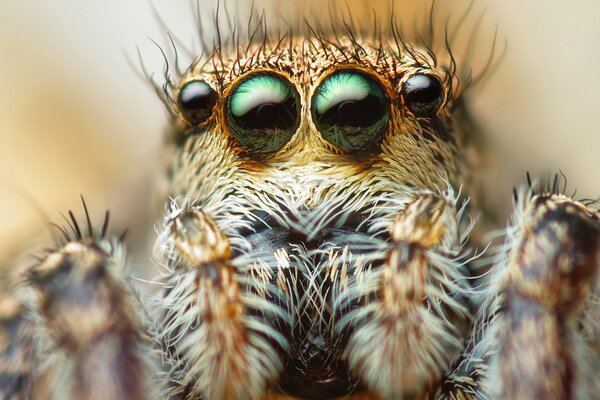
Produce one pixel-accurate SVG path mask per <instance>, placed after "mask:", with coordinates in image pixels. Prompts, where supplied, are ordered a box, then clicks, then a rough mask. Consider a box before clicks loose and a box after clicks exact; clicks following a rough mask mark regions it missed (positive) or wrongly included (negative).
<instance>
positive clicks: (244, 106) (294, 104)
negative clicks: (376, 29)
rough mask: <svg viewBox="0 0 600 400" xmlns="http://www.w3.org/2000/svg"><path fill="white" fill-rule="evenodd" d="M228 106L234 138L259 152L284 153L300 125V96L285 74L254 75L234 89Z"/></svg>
mask: <svg viewBox="0 0 600 400" xmlns="http://www.w3.org/2000/svg"><path fill="white" fill-rule="evenodd" d="M226 104H227V112H226V115H227V122H228V124H229V128H230V130H231V133H232V135H233V137H234V138H235V140H236V141H237V142H238V143H239V144H240V145H241V146H243V147H245V148H247V149H248V150H250V151H252V152H255V153H272V152H275V151H278V150H280V149H281V148H282V147H283V146H284V145H285V144H286V143H287V142H289V141H290V139H291V138H292V136H293V135H294V133H295V132H296V130H297V129H298V126H299V125H300V107H299V104H300V102H299V101H298V94H297V92H296V90H295V88H294V87H293V85H292V83H291V82H290V81H288V80H287V79H286V78H284V77H283V76H281V75H277V74H270V73H258V74H254V75H251V76H250V77H248V78H246V79H244V80H242V81H241V82H240V83H239V84H237V86H235V87H234V88H233V89H232V90H231V94H230V95H229V97H228V100H227V103H226Z"/></svg>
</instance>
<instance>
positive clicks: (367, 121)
mask: <svg viewBox="0 0 600 400" xmlns="http://www.w3.org/2000/svg"><path fill="white" fill-rule="evenodd" d="M312 115H313V121H314V123H315V125H316V127H317V129H318V130H319V132H321V135H322V136H323V138H324V139H325V140H327V141H328V142H329V143H332V144H334V145H335V146H337V147H339V148H341V149H342V150H344V151H348V152H364V151H372V150H375V149H377V148H378V147H379V146H380V145H381V141H382V140H383V136H384V134H385V128H386V126H387V123H388V120H389V117H390V99H389V97H388V96H387V95H386V94H385V92H384V90H383V88H382V86H381V84H380V83H379V82H377V81H376V80H375V79H374V78H372V77H371V76H369V75H368V74H367V73H365V72H362V71H358V70H340V71H337V72H334V73H333V74H331V75H329V76H328V77H326V78H325V79H324V80H323V82H322V83H321V85H320V86H319V87H318V88H317V90H316V92H315V94H314V96H313V102H312Z"/></svg>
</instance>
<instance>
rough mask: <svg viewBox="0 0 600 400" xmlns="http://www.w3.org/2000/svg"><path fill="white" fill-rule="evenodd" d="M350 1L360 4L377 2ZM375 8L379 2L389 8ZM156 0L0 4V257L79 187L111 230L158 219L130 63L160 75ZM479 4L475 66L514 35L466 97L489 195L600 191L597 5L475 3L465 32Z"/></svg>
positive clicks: (145, 98)
mask: <svg viewBox="0 0 600 400" xmlns="http://www.w3.org/2000/svg"><path fill="white" fill-rule="evenodd" d="M153 3H154V8H155V9H156V10H157V12H158V14H160V15H161V18H162V19H163V20H164V21H165V23H166V25H167V26H169V27H170V28H171V29H170V31H172V32H174V33H175V34H176V35H177V36H178V37H179V38H180V39H181V41H182V42H184V43H187V42H188V41H189V42H190V43H191V42H192V41H194V40H196V39H195V37H196V36H197V34H196V26H195V23H194V18H193V15H192V14H193V13H192V9H193V7H195V6H192V4H194V2H191V1H188V0H181V1H179V0H178V1H168V2H167V1H160V0H159V1H154V2H153ZM239 3H240V4H238V5H235V6H231V7H229V11H230V12H232V13H238V14H242V15H243V14H244V13H246V12H247V8H246V6H245V5H246V3H250V2H242V1H239ZM275 3H276V1H272V2H269V1H262V2H256V5H257V7H258V8H261V7H263V6H264V7H265V8H266V10H267V14H271V15H280V16H283V18H286V19H288V20H292V21H293V20H294V19H297V18H298V15H299V14H298V13H297V12H296V11H295V10H294V9H293V8H292V7H291V6H290V7H288V8H285V9H282V8H281V7H282V6H278V7H280V8H274V7H275V6H274V4H275ZM290 3H291V2H290ZM299 3H301V5H299V6H298V7H299V8H300V10H301V11H303V10H306V9H311V8H312V9H313V12H315V11H314V10H315V9H316V10H319V7H321V8H322V7H323V6H322V3H323V1H322V0H321V1H320V2H319V1H306V0H304V1H302V2H299ZM319 3H320V4H321V5H319ZM340 3H341V2H340ZM348 3H349V8H350V9H351V10H360V11H357V12H361V13H362V12H364V10H367V11H368V9H369V7H372V4H371V5H369V6H368V7H365V6H364V1H349V2H348ZM371 3H372V2H371ZM381 3H382V4H384V3H385V6H384V7H382V10H383V9H386V8H387V6H388V5H389V4H388V2H387V1H383V2H381ZM422 3H424V2H419V1H414V0H413V1H412V3H411V4H409V2H408V1H397V2H396V4H395V10H396V14H398V15H399V16H400V17H401V18H404V19H407V20H408V21H412V20H413V19H414V14H415V13H417V14H418V15H417V17H416V18H417V19H419V18H422V17H424V15H425V13H426V10H427V6H422ZM468 3H469V1H457V0H452V1H449V0H446V1H444V0H440V1H439V2H438V6H439V19H438V23H439V24H441V25H442V26H443V24H444V23H445V15H448V12H449V13H450V15H451V16H452V17H454V18H455V19H456V18H457V17H458V16H460V14H461V13H462V12H463V11H464V10H465V9H466V7H467V6H468ZM151 4H152V2H150V1H148V0H130V1H127V2H123V1H117V0H106V1H102V2H81V1H78V0H62V1H60V2H43V1H39V0H37V1H32V0H25V1H22V0H20V1H18V0H3V1H2V2H0V54H2V61H1V62H0V87H2V90H1V93H2V95H0V152H1V153H0V154H1V157H0V188H1V190H0V221H1V223H0V260H2V259H3V258H6V257H7V256H8V254H9V252H10V251H11V249H14V248H15V246H17V247H19V244H20V243H25V242H26V239H27V238H28V237H29V235H30V234H31V232H34V231H36V229H35V228H36V227H42V226H44V224H46V221H45V220H44V218H45V217H43V214H45V215H46V216H47V217H48V218H50V219H51V220H53V221H56V222H60V214H59V213H60V212H64V211H65V210H67V209H69V208H72V209H75V210H78V211H79V210H80V206H79V195H80V194H83V195H84V196H85V198H86V200H87V203H88V206H89V208H90V210H91V211H92V214H93V215H95V216H96V217H97V218H96V219H100V218H101V216H102V213H103V212H104V210H105V209H106V208H110V209H111V210H112V213H113V220H116V221H121V222H120V223H119V222H117V226H123V225H130V231H131V233H132V235H133V236H136V237H141V236H142V234H143V233H144V232H145V231H148V230H152V229H153V223H155V222H156V221H153V220H147V219H144V216H148V215H150V210H151V209H152V208H153V207H154V206H155V202H154V201H149V199H152V193H153V188H155V187H156V185H155V184H154V183H153V182H154V180H153V179H152V177H153V176H154V175H155V174H156V173H159V172H160V168H161V165H162V159H161V158H160V155H159V148H160V144H161V137H162V135H163V134H164V131H165V127H166V123H167V118H166V112H165V111H164V107H163V106H162V104H161V103H160V101H159V100H158V98H157V96H155V94H154V93H153V91H152V89H151V87H150V86H149V85H148V83H147V82H144V81H143V80H142V79H140V78H139V77H137V76H136V74H135V72H134V69H133V68H132V67H131V66H130V65H129V63H128V61H127V60H128V58H129V59H130V60H131V61H133V64H136V65H137V64H138V61H137V48H138V47H139V50H140V53H141V55H142V58H143V59H144V63H145V64H146V65H147V68H148V70H149V71H154V72H155V73H156V75H157V76H159V75H160V74H161V72H162V71H161V68H162V61H161V55H160V52H159V51H158V49H157V48H156V47H155V46H154V44H153V43H152V42H151V41H150V40H149V39H148V38H152V39H155V40H157V41H158V42H160V43H165V42H164V39H165V35H164V33H165V28H164V27H161V26H160V24H159V23H158V22H157V19H156V18H155V17H154V15H153V11H152V5H151ZM241 4H244V7H242V6H241ZM415 4H418V5H415ZM214 8H215V2H214V1H211V2H209V1H204V0H200V4H199V10H200V13H201V15H202V16H203V17H207V16H208V19H210V15H211V14H212V13H213V12H214ZM483 10H485V15H484V17H483V19H482V21H483V23H482V28H481V29H482V33H481V35H480V37H479V41H478V43H477V46H476V47H477V49H478V54H480V55H481V57H480V59H479V62H481V60H482V59H485V56H486V55H487V51H488V50H489V47H490V44H491V40H490V39H491V36H492V34H493V32H494V29H495V26H496V25H497V26H498V51H501V50H502V47H503V45H504V42H505V41H506V43H507V44H508V51H507V53H506V56H505V59H504V61H503V63H502V64H501V66H500V68H499V69H498V70H497V71H496V73H495V74H494V75H493V76H492V78H491V79H490V80H489V82H487V84H486V85H485V87H479V88H478V89H477V90H476V91H475V92H474V93H473V95H474V97H473V98H472V99H471V102H472V104H473V109H474V115H475V117H476V118H477V119H478V121H479V123H480V125H481V126H482V127H483V128H484V133H485V135H486V141H487V144H488V146H489V147H490V148H491V149H492V150H493V151H494V152H495V154H497V156H496V158H495V159H496V160H498V161H495V162H494V164H492V166H491V168H492V172H493V173H492V174H490V175H489V176H490V178H489V180H488V185H487V186H489V187H490V188H492V190H494V195H493V196H490V198H491V199H492V200H491V201H492V204H493V205H494V206H495V207H498V208H499V209H500V210H501V212H500V213H501V214H502V215H506V212H507V210H508V206H509V205H510V197H511V188H512V186H513V185H515V184H519V183H521V182H522V181H523V178H524V172H525V171H526V170H529V171H532V172H534V174H535V173H541V172H545V171H557V170H558V169H560V170H562V171H563V172H564V173H565V174H566V175H567V177H568V178H569V187H570V188H577V189H578V197H579V196H583V197H596V196H598V195H600V184H599V183H598V180H597V179H596V172H597V171H598V170H599V167H600V161H599V158H598V155H597V151H598V149H599V148H600V123H598V102H597V100H596V99H597V96H598V95H599V94H600V75H598V73H597V71H596V70H597V63H598V62H599V61H600V45H599V44H600V24H598V15H600V2H597V1H595V0H581V1H577V2H571V3H570V4H568V5H567V4H566V3H565V2H561V1H543V0H530V1H519V0H506V1H502V2H499V1H493V0H476V1H475V5H474V7H473V11H472V15H471V18H470V20H469V22H468V26H467V27H466V29H471V28H472V27H473V26H474V24H476V21H477V18H478V15H480V13H481V12H482V11H483ZM436 12H437V11H436ZM273 18H278V17H273ZM242 20H243V17H242ZM480 66H481V65H480ZM158 79H159V80H160V78H158ZM38 209H41V210H38ZM40 211H41V212H40ZM144 221H145V222H144Z"/></svg>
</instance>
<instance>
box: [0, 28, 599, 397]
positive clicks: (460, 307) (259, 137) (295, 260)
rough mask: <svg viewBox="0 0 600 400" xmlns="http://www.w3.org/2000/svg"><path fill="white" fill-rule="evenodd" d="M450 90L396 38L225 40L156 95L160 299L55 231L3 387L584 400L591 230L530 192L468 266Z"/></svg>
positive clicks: (48, 391)
mask: <svg viewBox="0 0 600 400" xmlns="http://www.w3.org/2000/svg"><path fill="white" fill-rule="evenodd" d="M257 31H258V30H257ZM255 33H256V32H255ZM259 37H260V39H259ZM466 86H467V83H466V82H465V79H463V77H461V75H460V73H459V71H458V68H457V66H456V63H455V60H454V57H453V56H452V53H451V51H450V47H449V46H445V47H444V49H443V50H442V51H441V53H440V52H437V51H434V50H433V48H432V46H430V45H428V43H427V42H425V43H421V44H417V43H409V42H407V41H406V40H404V39H403V36H401V35H400V34H399V33H398V30H396V29H395V25H394V23H393V22H392V23H391V25H390V27H389V29H387V30H384V31H382V32H381V35H380V34H376V35H367V34H362V33H360V32H358V30H356V29H354V28H353V27H352V26H351V24H346V25H345V27H344V30H342V31H340V30H336V31H331V32H325V31H323V30H321V29H317V28H313V27H311V26H307V27H306V29H305V33H304V34H303V35H302V34H298V32H296V33H294V34H290V35H285V36H283V37H279V38H277V39H273V38H270V37H269V36H268V35H267V34H266V33H264V34H257V35H255V34H251V35H250V37H249V40H248V43H240V42H238V41H236V40H232V41H231V42H227V43H225V42H219V43H218V44H217V45H216V46H215V48H214V50H213V51H212V52H211V53H207V54H206V55H204V56H202V57H199V58H198V59H196V61H194V63H193V64H192V65H191V66H190V67H189V68H188V69H187V70H186V71H185V72H183V73H181V74H179V76H178V78H177V80H176V81H171V80H167V82H166V83H165V85H164V91H160V93H161V95H162V96H163V100H164V102H165V104H166V105H167V108H168V110H169V112H170V113H171V115H172V130H171V132H170V135H169V138H168V143H167V146H166V147H167V153H168V155H169V157H168V167H167V177H168V189H167V191H166V193H165V195H164V198H165V199H169V200H168V206H167V212H166V215H165V217H164V229H163V230H162V232H161V233H160V235H159V237H158V240H157V243H156V255H155V259H156V261H157V263H158V264H159V266H160V269H161V276H160V278H159V279H158V281H157V282H158V283H159V284H160V290H158V291H157V292H156V293H155V294H154V295H153V297H152V298H151V299H146V298H143V297H141V296H140V295H138V294H137V292H136V291H135V290H134V289H133V287H132V285H131V282H130V281H129V280H128V279H126V275H127V271H126V268H125V267H126V263H127V262H126V259H125V256H124V244H123V242H122V240H121V239H119V238H117V237H112V236H111V235H110V234H109V233H108V216H107V218H106V219H105V221H104V223H103V224H102V227H101V228H98V227H94V226H93V225H92V223H91V221H90V218H89V214H88V213H87V210H86V216H87V221H86V223H85V224H83V225H82V224H80V222H78V221H77V220H76V219H75V218H74V217H73V215H72V214H71V215H70V221H69V223H68V225H67V226H66V227H64V228H59V229H60V231H61V232H62V233H63V235H64V238H63V239H62V241H61V243H60V244H59V245H57V246H55V247H53V248H51V249H48V250H44V251H42V253H41V255H40V257H39V259H38V261H37V262H36V263H35V264H34V265H33V266H32V267H30V268H29V269H28V270H27V274H26V279H25V281H24V282H22V284H21V285H19V286H18V291H11V292H10V294H11V296H10V297H5V298H4V299H3V302H2V303H1V307H0V394H2V396H3V398H5V399H21V398H32V397H35V398H53V399H57V398H61V399H62V398H69V399H148V398H174V399H208V400H216V399H263V398H269V399H275V398H292V397H300V398H352V399H359V398H360V399H367V398H368V399H379V398H386V399H592V398H598V397H600V387H599V386H600V383H599V380H598V379H597V376H598V372H600V354H599V351H600V343H599V341H598V340H599V338H600V324H599V323H598V320H599V319H598V318H599V317H600V306H599V303H600V291H599V289H598V285H597V281H598V276H597V272H598V269H599V267H600V265H599V264H600V255H599V253H600V222H599V218H600V215H599V213H598V212H597V211H596V210H595V209H593V208H592V207H591V203H587V202H578V201H575V200H573V199H571V198H570V197H568V196H566V195H564V194H562V193H561V192H562V191H560V190H558V185H552V186H551V187H549V190H547V191H543V190H542V191H539V190H535V189H534V186H535V185H534V184H531V183H530V184H529V185H527V186H526V187H524V188H523V189H520V190H519V191H515V194H514V199H515V201H514V203H515V212H514V217H513V221H512V222H511V224H510V226H509V228H508V229H507V230H506V232H505V241H504V244H503V245H501V246H499V247H498V248H497V249H496V251H495V252H494V251H493V250H488V251H476V250H474V246H473V243H472V241H471V240H470V239H469V233H470V231H471V229H472V228H473V226H474V223H475V222H474V220H473V219H469V218H465V214H466V213H467V212H469V210H468V204H467V203H468V202H467V201H466V200H465V195H464V194H463V193H469V192H470V191H471V180H470V168H471V166H470V165H469V163H468V161H467V157H466V152H467V149H469V148H470V147H471V146H473V135H474V133H473V132H472V131H471V130H470V129H469V124H468V123H467V121H466V119H465V118H464V113H465V104H464V102H463V101H462V96H463V93H464V91H465V89H466ZM161 89H163V88H162V87H161ZM459 188H460V190H459ZM84 206H85V204H84ZM140 298H142V301H140Z"/></svg>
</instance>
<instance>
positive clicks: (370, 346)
mask: <svg viewBox="0 0 600 400" xmlns="http://www.w3.org/2000/svg"><path fill="white" fill-rule="evenodd" d="M225 58H226V57H225ZM218 60H220V59H218V58H217V56H216V55H215V56H214V59H213V60H212V61H211V62H203V63H200V62H198V63H197V64H196V65H194V66H193V67H192V68H191V69H190V71H189V72H188V73H186V74H185V75H184V76H183V77H182V78H181V82H180V84H179V87H178V89H177V90H176V93H175V97H176V101H175V102H174V103H175V104H176V105H177V108H176V113H177V115H178V116H179V117H178V122H177V127H178V129H177V131H176V132H175V136H177V145H176V146H174V147H173V152H174V156H173V160H174V162H173V163H172V164H171V166H170V173H169V176H170V185H169V196H170V197H171V198H173V199H174V203H175V204H177V207H176V210H175V209H174V210H173V212H172V213H171V215H169V216H168V218H167V225H168V226H170V227H172V228H171V229H170V230H169V232H171V234H170V236H169V237H166V236H165V237H164V238H163V239H164V245H163V249H169V250H168V251H166V253H168V254H170V256H169V257H167V259H168V260H169V261H168V263H169V262H170V263H171V264H181V262H182V259H183V260H184V263H186V264H189V267H190V268H197V269H198V271H201V272H198V273H202V274H206V273H207V271H212V272H211V274H217V275H218V274H220V273H225V272H223V271H228V272H227V273H226V274H227V276H228V278H227V279H231V280H232V282H235V284H233V283H232V284H231V285H230V287H229V289H231V291H232V293H234V295H232V296H233V297H232V298H231V299H230V300H231V301H235V302H237V303H236V304H238V303H239V304H238V305H239V307H241V308H240V310H239V312H236V313H235V314H234V316H232V317H231V319H232V320H233V321H237V322H236V324H237V325H236V327H235V328H234V327H231V331H229V330H226V329H225V328H223V331H222V332H221V334H222V335H224V336H226V337H235V338H237V339H236V340H240V341H241V342H242V343H241V344H239V346H240V348H236V349H231V352H232V353H236V354H238V353H239V356H240V357H245V358H249V357H250V356H245V354H249V353H252V359H251V360H250V361H251V362H250V361H246V362H242V363H241V364H242V365H241V366H240V365H238V366H237V368H242V369H248V371H246V372H245V373H250V372H249V370H251V369H261V370H262V371H261V372H260V373H263V374H264V376H262V377H260V378H257V379H262V380H263V382H262V383H261V385H267V387H270V389H269V390H272V391H275V392H277V391H279V392H283V393H287V394H290V395H296V396H303V397H306V396H309V397H315V398H317V397H319V398H321V397H331V396H341V395H347V394H349V393H352V392H355V391H361V390H366V389H367V388H370V389H375V390H376V391H378V392H380V393H382V394H385V395H391V396H395V395H400V394H403V393H404V394H406V393H409V394H410V393H412V394H415V395H416V394H420V393H422V392H423V391H424V390H425V389H426V388H429V387H430V386H431V385H432V383H433V382H434V381H435V380H439V378H440V377H441V374H442V371H443V370H445V369H446V368H448V366H449V363H450V362H451V360H452V359H453V358H455V357H456V355H457V352H458V351H459V349H460V348H461V347H462V343H463V342H464V340H465V335H466V333H467V331H468V326H469V312H468V308H469V306H468V304H467V301H466V299H465V298H462V297H460V296H454V298H449V297H448V296H447V295H446V294H445V293H446V291H448V290H450V287H454V286H456V285H458V286H461V285H466V283H465V278H466V271H465V270H464V267H463V266H462V265H460V263H457V262H454V261H451V260H450V258H451V257H453V256H456V255H457V254H458V249H459V248H460V242H461V240H460V235H459V232H458V220H457V216H456V214H457V210H456V209H455V205H456V204H455V199H454V198H452V197H451V195H447V196H446V197H444V196H442V195H435V194H434V193H440V190H443V189H445V188H446V186H447V185H448V183H449V182H458V181H461V180H462V179H463V178H464V162H463V157H462V155H461V143H462V141H463V132H461V131H460V129H459V127H458V124H457V122H456V121H455V120H454V119H453V115H452V111H453V110H452V108H453V106H454V102H455V100H456V97H457V96H458V92H459V89H457V88H456V87H453V85H452V84H453V83H454V85H456V80H457V77H456V76H454V75H453V71H452V70H451V68H450V66H444V65H439V64H436V61H435V59H434V58H432V56H431V55H430V54H429V53H427V52H425V51H421V50H418V49H415V48H412V47H396V48H394V47H392V46H391V45H390V44H388V43H379V44H377V45H375V44H373V43H369V42H366V41H365V42H357V41H352V40H350V39H340V40H338V41H337V42H326V41H325V40H324V38H312V39H294V40H291V41H290V43H289V46H285V45H282V44H281V43H278V44H273V45H262V46H259V47H257V48H254V49H249V50H248V52H247V55H246V56H245V57H243V58H235V59H232V60H231V61H224V62H219V61H218ZM421 191H429V192H430V195H428V196H425V197H423V198H422V199H421V200H420V201H417V202H415V201H414V194H415V193H417V192H421ZM421 213H424V214H425V215H428V216H429V217H428V219H427V221H425V220H421V219H423V217H422V216H420V215H421ZM401 214H402V216H400V215H401ZM198 218H200V219H202V221H203V222H200V221H199V220H198ZM412 219H416V220H417V222H415V221H413V220H412ZM415 224H416V226H419V227H420V229H421V231H420V232H418V233H417V232H416V231H415V230H414V229H413V228H414V225H415ZM409 225H410V226H412V228H411V229H408V228H406V227H407V226H409ZM190 226H191V227H190ZM196 231H206V232H203V233H202V234H200V236H202V237H203V238H204V237H206V238H208V237H213V242H214V243H212V244H211V245H210V246H208V248H207V249H206V250H202V251H198V252H197V254H194V255H190V252H189V251H182V250H181V247H186V246H182V245H181V242H194V243H200V242H205V241H206V240H205V239H198V240H195V239H193V238H192V236H194V235H196V234H191V233H190V232H196ZM210 232H213V233H210ZM216 232H219V233H216ZM187 247H193V245H189V246H187ZM220 247H223V248H227V249H229V248H231V251H230V252H229V250H228V251H223V252H221V253H219V254H218V255H216V254H213V253H215V250H214V249H215V248H220ZM433 249H436V251H438V250H439V251H441V253H440V257H441V258H440V260H437V261H433V260H431V259H430V255H429V254H428V252H429V251H433ZM440 249H443V250H440ZM173 254H175V255H173ZM206 254H209V256H206ZM449 257H450V258H449ZM214 262H218V263H219V265H214ZM444 263H446V264H451V265H452V267H451V268H452V269H453V270H452V271H445V269H446V268H447V267H448V265H446V264H444ZM401 266H402V267H401ZM450 276H452V278H451V277H450ZM214 279H215V280H216V281H219V282H220V283H221V279H224V278H217V277H215V278H214ZM222 290H223V291H225V290H226V289H225V288H223V289H222ZM244 296H246V297H247V299H246V300H241V298H242V297H244ZM234 299H237V300H234ZM174 300H175V299H174ZM398 304H404V306H402V307H400V308H399V307H398ZM166 314H167V317H166V321H167V326H168V329H167V334H166V337H167V340H166V341H167V342H169V343H170V344H171V348H172V351H173V352H174V353H176V354H177V357H181V358H183V359H184V360H185V361H184V362H185V363H186V365H185V370H186V372H184V377H183V378H182V379H183V380H186V379H190V378H189V376H192V375H195V374H198V373H202V372H199V371H198V369H199V368H198V367H197V366H198V365H199V364H202V363H209V362H210V361H206V360H203V356H202V355H198V356H197V357H189V354H185V353H183V352H182V351H181V350H180V347H181V345H180V343H179V341H180V340H177V339H174V338H173V337H174V336H176V334H181V329H183V328H182V327H183V326H184V325H185V324H186V322H185V321H184V320H183V319H181V318H179V317H177V316H175V315H170V314H171V313H170V311H169V310H166ZM228 329H229V328H228ZM248 332H250V333H248ZM246 334H249V335H250V338H248V337H245V335H246ZM188 335H190V336H194V335H195V334H194V332H193V331H192V330H190V331H189V332H187V334H186V335H184V336H188ZM184 336H182V337H184ZM183 340H184V339H181V341H183ZM185 340H188V339H185ZM233 340H234V339H232V341H233ZM253 341H257V342H259V343H260V346H258V347H257V346H255V345H254V344H253ZM376 342H381V343H382V344H383V345H382V346H376V345H375V343H376ZM387 351H390V352H394V353H395V355H394V356H393V357H392V358H390V359H387V360H386V357H385V355H384V354H380V353H385V352H387ZM232 357H234V355H233V354H232ZM263 364H266V365H269V366H270V367H271V368H270V369H266V368H262V367H260V366H261V365H263ZM409 364H412V365H414V368H411V369H412V372H411V373H409V374H405V377H404V379H402V380H398V379H397V378H395V377H394V376H393V375H394V374H393V369H394V368H398V367H399V366H401V365H409ZM385 369H390V370H391V371H392V372H391V374H390V375H388V376H385V374H381V376H378V377H375V375H376V374H375V371H378V370H385ZM207 379H208V378H207ZM194 390H196V391H198V392H200V393H204V392H206V388H205V387H199V385H197V386H196V388H195V389H192V391H194Z"/></svg>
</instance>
